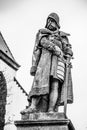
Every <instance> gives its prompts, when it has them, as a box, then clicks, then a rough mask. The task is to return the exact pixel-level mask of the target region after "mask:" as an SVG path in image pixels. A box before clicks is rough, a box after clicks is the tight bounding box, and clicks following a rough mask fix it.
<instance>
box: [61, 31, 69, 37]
mask: <svg viewBox="0 0 87 130" xmlns="http://www.w3.org/2000/svg"><path fill="white" fill-rule="evenodd" d="M60 36H61V37H63V36H70V34H69V33H65V32H63V31H60Z"/></svg>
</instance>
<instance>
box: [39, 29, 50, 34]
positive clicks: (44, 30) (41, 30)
mask: <svg viewBox="0 0 87 130" xmlns="http://www.w3.org/2000/svg"><path fill="white" fill-rule="evenodd" d="M39 33H42V34H51V31H50V30H48V29H46V28H43V29H39Z"/></svg>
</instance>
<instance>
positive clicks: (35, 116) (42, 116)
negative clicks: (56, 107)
mask: <svg viewBox="0 0 87 130" xmlns="http://www.w3.org/2000/svg"><path fill="white" fill-rule="evenodd" d="M21 118H22V120H30V121H37V120H38V121H39V120H40V121H42V120H61V119H65V118H66V116H65V115H64V113H58V112H54V113H49V112H46V113H43V112H42V113H41V112H39V113H30V114H29V113H26V114H24V115H23V114H22V116H21Z"/></svg>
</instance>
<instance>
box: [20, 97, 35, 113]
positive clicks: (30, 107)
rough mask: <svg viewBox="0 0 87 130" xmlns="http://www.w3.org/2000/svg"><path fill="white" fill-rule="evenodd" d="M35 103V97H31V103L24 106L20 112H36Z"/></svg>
mask: <svg viewBox="0 0 87 130" xmlns="http://www.w3.org/2000/svg"><path fill="white" fill-rule="evenodd" d="M36 104H37V98H32V102H31V105H30V106H28V107H27V108H25V109H24V110H23V111H21V112H20V113H21V114H25V113H34V112H36Z"/></svg>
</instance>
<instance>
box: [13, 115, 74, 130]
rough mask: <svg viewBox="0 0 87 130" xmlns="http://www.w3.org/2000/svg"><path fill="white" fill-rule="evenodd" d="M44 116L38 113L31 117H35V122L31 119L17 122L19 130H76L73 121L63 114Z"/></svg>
mask: <svg viewBox="0 0 87 130" xmlns="http://www.w3.org/2000/svg"><path fill="white" fill-rule="evenodd" d="M43 115H44V117H43ZM43 115H42V116H41V114H40V113H36V115H35V114H33V115H32V116H31V117H33V116H34V119H33V120H32V119H30V118H29V119H26V120H23V119H22V120H20V121H15V125H16V126H17V130H75V129H74V126H73V124H72V123H71V121H70V120H69V119H67V118H66V117H65V116H64V114H63V113H53V114H49V113H43ZM40 116H41V117H40ZM46 116H47V117H48V118H47V117H46ZM35 117H36V118H37V117H39V118H37V119H36V118H35Z"/></svg>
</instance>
